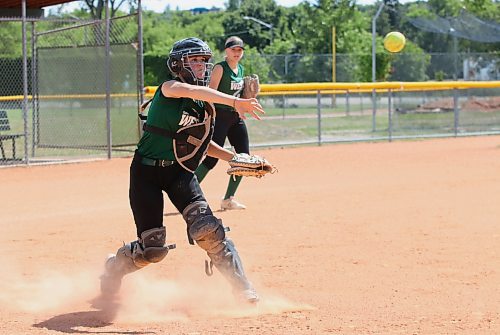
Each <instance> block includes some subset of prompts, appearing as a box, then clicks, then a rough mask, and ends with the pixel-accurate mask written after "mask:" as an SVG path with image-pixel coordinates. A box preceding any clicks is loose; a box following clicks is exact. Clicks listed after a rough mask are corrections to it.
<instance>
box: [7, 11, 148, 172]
mask: <svg viewBox="0 0 500 335" xmlns="http://www.w3.org/2000/svg"><path fill="white" fill-rule="evenodd" d="M0 24H11V25H16V26H17V28H19V29H21V24H20V23H19V22H2V21H0ZM37 24H39V25H40V26H42V28H44V29H43V30H37V29H36V28H37ZM29 33H30V34H29V36H28V45H29V49H28V50H29V52H28V53H29V55H30V57H29V58H28V71H27V72H28V78H27V83H28V106H27V115H23V78H22V73H23V66H22V58H14V59H8V58H1V57H0V64H1V65H2V69H5V70H4V71H2V74H1V76H2V78H1V79H3V80H2V84H1V85H0V139H1V141H0V144H1V149H2V156H0V164H2V165H5V164H19V163H28V162H29V163H40V162H53V161H60V160H68V159H71V160H75V159H81V158H95V157H106V156H108V157H109V156H110V152H111V151H112V152H113V155H114V156H116V155H120V154H121V153H125V154H130V152H132V151H133V147H134V146H135V144H136V143H137V141H138V138H139V128H138V127H139V123H138V119H137V110H138V105H139V99H140V94H141V90H142V88H141V85H140V84H139V83H140V80H139V76H140V75H141V74H140V66H139V65H140V62H139V59H140V57H139V52H138V43H139V42H138V25H137V14H132V15H127V16H122V17H117V18H113V19H111V20H110V21H109V27H107V22H106V21H104V20H103V21H101V20H97V21H87V22H74V21H73V22H69V23H68V22H66V23H65V24H61V23H59V24H57V25H55V24H52V25H49V24H47V22H42V23H38V22H32V23H31V29H30V31H29ZM108 41H109V42H108ZM14 135H18V136H15V137H13V136H14ZM9 141H12V142H13V144H12V146H10V145H7V143H8V142H9Z"/></svg>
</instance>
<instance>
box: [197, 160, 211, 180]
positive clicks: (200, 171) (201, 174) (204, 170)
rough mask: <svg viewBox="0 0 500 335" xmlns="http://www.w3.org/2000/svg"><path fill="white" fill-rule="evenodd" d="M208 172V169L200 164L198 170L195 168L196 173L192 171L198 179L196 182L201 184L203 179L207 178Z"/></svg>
mask: <svg viewBox="0 0 500 335" xmlns="http://www.w3.org/2000/svg"><path fill="white" fill-rule="evenodd" d="M209 171H210V169H209V168H207V166H206V165H205V164H203V163H202V164H200V165H199V166H198V168H196V171H194V174H195V175H196V178H198V182H199V183H201V181H202V180H203V179H205V177H206V176H207V174H208V172H209Z"/></svg>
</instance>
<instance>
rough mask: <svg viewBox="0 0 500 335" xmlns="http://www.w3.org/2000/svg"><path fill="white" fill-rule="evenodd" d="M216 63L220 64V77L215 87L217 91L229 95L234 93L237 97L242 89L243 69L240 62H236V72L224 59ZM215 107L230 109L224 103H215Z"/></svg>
mask: <svg viewBox="0 0 500 335" xmlns="http://www.w3.org/2000/svg"><path fill="white" fill-rule="evenodd" d="M216 65H220V66H222V70H223V71H222V77H221V79H220V82H219V86H218V87H217V91H220V92H222V93H226V94H229V95H234V96H235V97H239V96H240V94H241V91H242V89H243V77H244V76H245V69H244V68H243V66H242V65H241V64H238V74H236V73H234V71H233V70H232V69H231V68H230V67H229V64H228V63H227V62H226V61H223V62H220V63H217V64H216ZM215 108H217V109H231V107H229V106H226V105H220V104H215Z"/></svg>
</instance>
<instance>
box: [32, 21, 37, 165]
mask: <svg viewBox="0 0 500 335" xmlns="http://www.w3.org/2000/svg"><path fill="white" fill-rule="evenodd" d="M35 51H36V35H35V22H34V21H33V22H31V157H35V136H36V134H37V132H36V127H37V125H36V111H37V108H36V106H37V99H36V95H35V94H36V91H37V85H36V55H35Z"/></svg>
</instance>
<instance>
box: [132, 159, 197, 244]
mask: <svg viewBox="0 0 500 335" xmlns="http://www.w3.org/2000/svg"><path fill="white" fill-rule="evenodd" d="M163 191H164V192H165V193H167V195H168V197H169V199H170V201H171V202H172V204H173V205H174V206H175V208H177V210H178V211H179V212H180V213H182V212H183V211H184V209H185V208H186V207H187V206H188V205H189V204H191V203H192V202H195V201H206V200H205V196H204V195H203V192H202V190H201V188H200V184H199V183H198V179H196V177H195V175H194V174H193V173H191V172H189V171H186V170H184V169H183V168H182V167H181V166H180V165H179V164H173V165H171V166H168V167H155V166H148V165H143V164H142V163H141V162H140V157H139V156H138V155H136V157H134V159H133V160H132V164H131V165H130V187H129V199H130V207H131V208H132V212H133V214H134V220H135V225H136V227H137V237H140V235H141V233H142V232H143V231H146V230H148V229H152V228H159V227H162V226H163V193H162V192H163Z"/></svg>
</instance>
